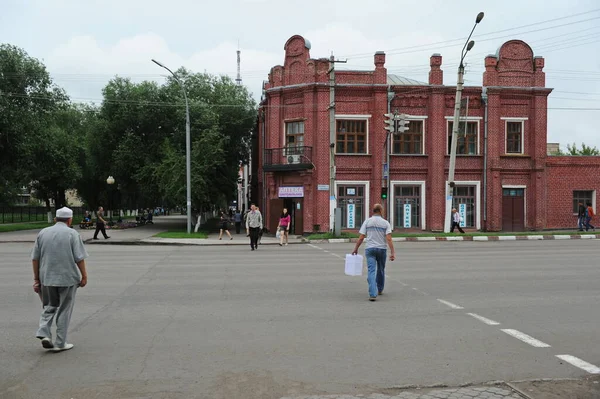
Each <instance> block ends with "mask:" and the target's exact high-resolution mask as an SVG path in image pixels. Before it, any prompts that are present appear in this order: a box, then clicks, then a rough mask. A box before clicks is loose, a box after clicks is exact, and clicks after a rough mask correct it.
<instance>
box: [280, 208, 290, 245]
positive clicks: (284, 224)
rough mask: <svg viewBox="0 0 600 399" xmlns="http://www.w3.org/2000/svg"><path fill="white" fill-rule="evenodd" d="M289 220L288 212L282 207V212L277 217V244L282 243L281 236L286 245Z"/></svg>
mask: <svg viewBox="0 0 600 399" xmlns="http://www.w3.org/2000/svg"><path fill="white" fill-rule="evenodd" d="M290 221H291V217H290V214H289V213H288V210H287V208H283V212H282V213H281V216H280V217H279V225H278V226H277V230H279V246H280V247H281V246H282V245H283V238H284V237H285V245H288V236H289V232H290Z"/></svg>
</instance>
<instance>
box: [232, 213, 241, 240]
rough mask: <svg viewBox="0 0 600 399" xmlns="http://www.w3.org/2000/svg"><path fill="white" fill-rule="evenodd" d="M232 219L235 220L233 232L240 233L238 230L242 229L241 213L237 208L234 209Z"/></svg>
mask: <svg viewBox="0 0 600 399" xmlns="http://www.w3.org/2000/svg"><path fill="white" fill-rule="evenodd" d="M233 220H234V221H235V234H240V230H241V229H242V214H241V213H240V210H239V209H236V211H235V215H233Z"/></svg>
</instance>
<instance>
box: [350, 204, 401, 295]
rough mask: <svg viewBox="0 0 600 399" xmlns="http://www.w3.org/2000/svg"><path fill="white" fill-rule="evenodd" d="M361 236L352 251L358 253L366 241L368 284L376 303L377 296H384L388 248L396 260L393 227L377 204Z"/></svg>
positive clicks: (362, 229) (361, 230)
mask: <svg viewBox="0 0 600 399" xmlns="http://www.w3.org/2000/svg"><path fill="white" fill-rule="evenodd" d="M359 233H360V236H359V237H358V241H357V242H356V246H355V247H354V251H352V255H356V254H357V253H358V248H360V245H361V244H362V243H363V241H365V240H366V242H367V243H366V249H365V257H366V258H367V268H368V273H367V282H368V283H369V301H372V302H373V301H376V300H377V295H382V294H383V289H384V288H385V261H386V257H387V249H386V244H387V247H389V249H390V261H393V260H394V259H396V251H395V250H394V243H393V242H392V226H391V225H390V223H389V222H388V221H387V220H385V219H384V218H383V206H382V205H381V204H375V206H374V207H373V216H371V217H370V218H368V219H367V220H365V221H364V223H363V224H362V226H361V227H360V230H359Z"/></svg>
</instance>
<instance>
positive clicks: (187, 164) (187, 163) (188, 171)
mask: <svg viewBox="0 0 600 399" xmlns="http://www.w3.org/2000/svg"><path fill="white" fill-rule="evenodd" d="M152 62H154V63H155V64H156V65H158V66H159V67H161V68H164V69H166V70H167V71H169V72H170V73H171V75H173V78H174V79H175V81H176V82H177V83H178V84H179V86H180V87H181V91H182V92H183V98H185V180H186V182H185V184H186V191H187V192H186V205H187V206H186V208H187V233H188V234H191V232H192V182H191V180H192V179H191V161H190V151H191V150H190V148H191V143H190V107H189V104H188V98H187V93H186V91H185V85H184V83H183V82H182V81H181V80H179V78H178V77H177V75H175V73H173V71H171V70H170V69H169V68H167V67H166V66H164V65H163V64H161V63H160V62H158V61H156V60H155V59H152Z"/></svg>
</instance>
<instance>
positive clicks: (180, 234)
mask: <svg viewBox="0 0 600 399" xmlns="http://www.w3.org/2000/svg"><path fill="white" fill-rule="evenodd" d="M154 237H159V238H200V239H203V238H208V233H207V232H205V231H199V232H197V233H193V232H192V233H191V234H188V233H187V232H186V231H179V230H178V231H163V232H162V233H158V234H155V235H154Z"/></svg>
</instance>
